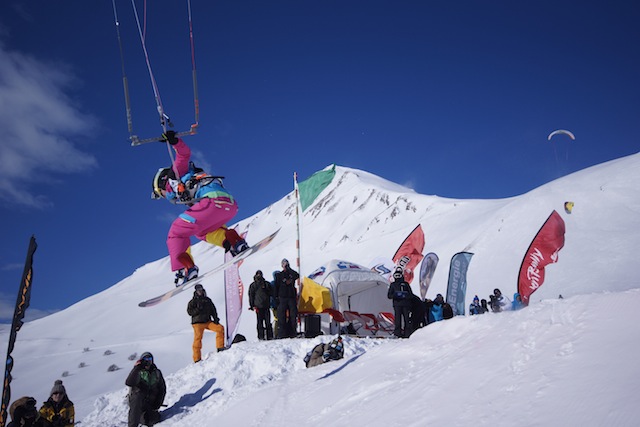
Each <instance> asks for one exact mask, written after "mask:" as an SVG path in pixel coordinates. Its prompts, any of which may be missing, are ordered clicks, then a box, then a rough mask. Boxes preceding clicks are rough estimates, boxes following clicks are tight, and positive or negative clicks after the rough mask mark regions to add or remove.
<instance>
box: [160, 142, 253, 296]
mask: <svg viewBox="0 0 640 427" xmlns="http://www.w3.org/2000/svg"><path fill="white" fill-rule="evenodd" d="M163 136H164V141H166V142H168V143H169V144H171V146H172V147H173V148H174V150H175V151H176V158H175V162H174V163H173V166H172V167H168V168H160V169H159V170H158V172H157V173H156V175H155V176H154V178H153V186H152V189H153V192H152V195H151V197H152V198H153V199H160V198H166V199H167V200H169V201H170V202H171V203H174V204H186V205H187V206H189V209H187V210H186V211H185V212H183V213H182V214H180V216H179V217H178V218H176V219H175V220H174V221H173V224H171V228H170V229H169V234H168V236H167V247H168V249H169V256H170V258H171V270H172V271H176V272H177V273H176V285H178V286H179V285H182V284H184V283H186V282H187V281H189V280H191V279H194V278H196V277H198V267H197V266H196V265H195V263H194V261H193V258H192V257H191V255H190V253H189V252H188V249H189V246H190V244H191V241H190V238H191V236H196V237H197V238H198V239H200V240H204V241H207V242H209V243H212V244H214V245H217V246H221V247H224V248H225V251H231V254H232V255H234V256H235V255H237V254H238V253H240V252H242V251H245V250H247V249H248V248H249V246H248V245H247V242H245V240H244V239H243V238H242V237H240V236H239V235H238V233H237V232H236V231H235V230H233V229H228V228H227V227H226V226H225V223H226V222H228V221H229V220H231V219H232V218H233V217H234V216H235V215H236V213H237V212H238V205H237V203H236V201H235V199H234V198H233V196H232V195H231V194H230V193H229V192H228V191H227V190H226V189H225V188H224V187H223V185H222V177H216V176H211V175H208V174H206V173H204V172H203V171H202V169H199V168H196V167H195V166H194V164H193V162H190V161H189V159H190V158H191V149H190V148H189V146H188V145H187V144H185V142H184V141H183V140H182V139H181V138H178V137H176V133H175V132H174V131H168V132H166V133H165V134H164V135H163Z"/></svg>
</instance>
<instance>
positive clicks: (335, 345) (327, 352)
mask: <svg viewBox="0 0 640 427" xmlns="http://www.w3.org/2000/svg"><path fill="white" fill-rule="evenodd" d="M343 357H344V344H343V343H342V337H341V336H340V335H338V337H337V338H335V339H334V340H333V341H331V342H330V343H326V344H324V343H320V344H318V345H316V346H315V347H313V350H311V351H310V352H309V353H308V354H307V356H306V357H305V359H304V362H305V364H306V366H307V368H312V367H314V366H318V365H321V364H323V363H326V362H328V361H330V360H340V359H342V358H343Z"/></svg>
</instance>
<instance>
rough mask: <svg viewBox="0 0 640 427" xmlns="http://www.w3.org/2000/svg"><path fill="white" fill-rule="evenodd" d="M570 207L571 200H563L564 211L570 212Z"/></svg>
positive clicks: (571, 207)
mask: <svg viewBox="0 0 640 427" xmlns="http://www.w3.org/2000/svg"><path fill="white" fill-rule="evenodd" d="M572 209H573V202H564V211H565V212H566V213H568V214H570V213H571V210H572Z"/></svg>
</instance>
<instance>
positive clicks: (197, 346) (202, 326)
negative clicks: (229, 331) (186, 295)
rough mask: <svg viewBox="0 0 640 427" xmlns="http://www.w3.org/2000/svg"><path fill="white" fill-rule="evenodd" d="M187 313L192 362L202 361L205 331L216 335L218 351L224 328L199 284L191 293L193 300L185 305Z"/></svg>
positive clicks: (221, 347) (222, 341)
mask: <svg viewBox="0 0 640 427" xmlns="http://www.w3.org/2000/svg"><path fill="white" fill-rule="evenodd" d="M187 313H188V314H189V316H191V326H192V327H193V347H192V349H193V362H194V363H198V362H199V361H200V360H202V336H203V335H204V331H205V330H207V329H208V330H210V331H213V332H215V333H216V348H217V349H218V351H222V350H224V349H225V347H224V326H222V325H221V324H220V319H219V318H218V310H216V306H215V305H214V304H213V301H211V298H209V297H208V296H207V292H206V291H205V290H204V288H203V287H202V285H201V284H199V283H198V284H197V285H196V287H195V290H194V291H193V298H192V299H191V301H189V304H188V305H187Z"/></svg>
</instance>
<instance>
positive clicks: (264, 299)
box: [249, 270, 273, 340]
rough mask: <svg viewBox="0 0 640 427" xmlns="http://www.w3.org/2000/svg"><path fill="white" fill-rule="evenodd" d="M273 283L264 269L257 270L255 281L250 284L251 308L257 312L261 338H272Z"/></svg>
mask: <svg viewBox="0 0 640 427" xmlns="http://www.w3.org/2000/svg"><path fill="white" fill-rule="evenodd" d="M270 303H271V284H270V283H269V282H267V281H266V279H265V278H264V277H263V276H262V271H260V270H258V271H256V274H255V276H253V283H251V285H249V310H253V311H255V312H256V318H257V322H258V324H257V329H258V339H259V340H272V339H273V328H272V327H271V312H270V311H269V306H270Z"/></svg>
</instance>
